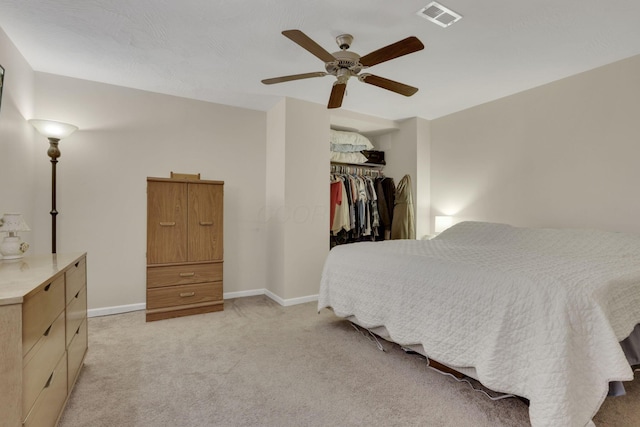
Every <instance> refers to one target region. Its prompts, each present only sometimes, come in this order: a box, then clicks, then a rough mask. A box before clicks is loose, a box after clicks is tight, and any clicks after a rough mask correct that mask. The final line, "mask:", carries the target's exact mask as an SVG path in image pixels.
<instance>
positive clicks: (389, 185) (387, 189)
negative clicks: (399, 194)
mask: <svg viewBox="0 0 640 427" xmlns="http://www.w3.org/2000/svg"><path fill="white" fill-rule="evenodd" d="M376 194H377V195H378V213H379V215H380V227H379V228H378V230H379V233H380V235H379V236H378V238H377V239H376V240H389V239H390V238H391V222H392V221H393V207H394V204H395V198H396V185H395V182H394V181H393V178H390V177H385V178H377V179H376Z"/></svg>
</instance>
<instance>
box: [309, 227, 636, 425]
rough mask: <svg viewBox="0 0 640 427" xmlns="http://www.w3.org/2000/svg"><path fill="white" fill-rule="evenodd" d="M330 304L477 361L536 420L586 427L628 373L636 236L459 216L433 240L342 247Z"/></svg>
mask: <svg viewBox="0 0 640 427" xmlns="http://www.w3.org/2000/svg"><path fill="white" fill-rule="evenodd" d="M326 307H331V308H332V309H333V311H334V312H335V314H336V315H338V316H341V317H346V316H351V315H353V316H355V317H356V318H357V320H358V321H359V323H360V324H362V325H364V326H368V327H376V326H384V327H385V328H386V329H387V330H388V331H389V334H390V336H391V338H392V339H393V340H394V341H395V342H397V343H399V344H401V345H411V344H421V345H422V346H423V347H424V349H425V352H426V354H428V355H429V356H430V357H431V358H433V359H434V360H437V361H439V362H442V363H445V364H447V365H449V366H452V367H474V368H475V369H476V372H477V374H478V377H479V379H480V381H481V382H482V383H483V384H485V385H486V386H487V387H489V388H492V389H494V390H496V391H501V392H506V393H513V394H517V395H519V396H522V397H525V398H527V399H529V400H530V407H529V416H530V420H531V424H532V425H533V426H536V427H538V426H550V427H551V426H553V427H558V426H563V427H564V426H579V427H583V426H585V425H588V424H589V423H590V422H591V418H592V417H593V416H594V415H595V413H596V412H597V410H598V408H599V407H600V405H601V404H602V401H603V400H604V398H605V397H606V394H607V390H608V382H609V381H613V380H616V381H626V380H632V379H633V372H632V370H631V368H630V366H629V364H628V362H627V360H626V359H625V356H624V353H623V352H622V349H621V347H620V345H619V341H621V340H623V339H624V338H626V337H627V336H628V335H629V334H630V333H631V331H632V330H633V327H634V326H635V325H636V324H637V323H640V236H635V235H628V234H622V233H611V232H601V231H593V230H571V229H563V230H556V229H527V228H515V227H511V226H508V225H504V224H492V223H481V222H463V223H460V224H457V225H455V226H454V227H452V228H450V229H448V230H446V231H445V232H443V233H441V234H440V235H439V236H438V237H437V238H435V239H432V240H395V241H385V242H367V243H354V244H349V245H341V246H337V247H335V248H333V249H332V250H331V251H330V253H329V256H328V258H327V260H326V263H325V266H324V271H323V275H322V281H321V286H320V295H319V303H318V310H320V309H322V308H326Z"/></svg>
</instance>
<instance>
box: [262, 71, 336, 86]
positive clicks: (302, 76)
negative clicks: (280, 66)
mask: <svg viewBox="0 0 640 427" xmlns="http://www.w3.org/2000/svg"><path fill="white" fill-rule="evenodd" d="M326 75H327V73H325V72H324V71H318V72H315V73H304V74H292V75H290V76H282V77H274V78H272V79H264V80H262V83H264V84H266V85H272V84H274V83H282V82H289V81H291V80H301V79H310V78H312V77H324V76H326Z"/></svg>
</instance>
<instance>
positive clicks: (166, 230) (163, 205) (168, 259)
mask: <svg viewBox="0 0 640 427" xmlns="http://www.w3.org/2000/svg"><path fill="white" fill-rule="evenodd" d="M185 261H187V185H186V184H184V183H179V182H176V183H173V182H157V181H147V264H163V263H173V262H185Z"/></svg>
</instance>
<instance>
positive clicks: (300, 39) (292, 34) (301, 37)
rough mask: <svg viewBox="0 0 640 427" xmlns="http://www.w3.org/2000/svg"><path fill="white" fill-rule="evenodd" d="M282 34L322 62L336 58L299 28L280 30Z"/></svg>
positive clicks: (332, 60)
mask: <svg viewBox="0 0 640 427" xmlns="http://www.w3.org/2000/svg"><path fill="white" fill-rule="evenodd" d="M282 35H283V36H285V37H287V38H289V39H291V40H292V41H293V42H295V43H297V44H299V45H300V46H301V47H303V48H304V49H306V50H308V51H309V52H311V53H312V54H313V55H315V56H316V57H317V58H319V59H320V60H321V61H323V62H334V61H336V58H334V57H333V55H331V54H330V53H329V52H327V51H326V50H325V49H324V48H323V47H322V46H320V45H319V44H318V43H316V42H314V41H313V40H311V38H309V36H307V35H306V34H305V33H303V32H302V31H300V30H285V31H283V32H282Z"/></svg>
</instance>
